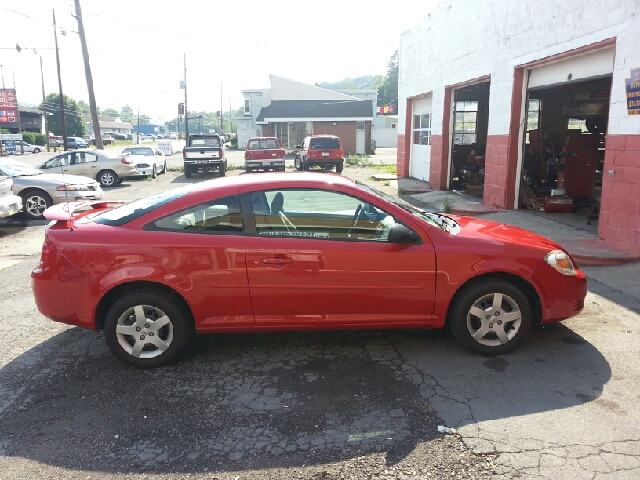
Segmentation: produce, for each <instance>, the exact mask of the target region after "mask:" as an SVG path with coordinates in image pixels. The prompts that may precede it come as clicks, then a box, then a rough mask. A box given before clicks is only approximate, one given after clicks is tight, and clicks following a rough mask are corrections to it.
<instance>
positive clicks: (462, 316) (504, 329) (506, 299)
mask: <svg viewBox="0 0 640 480" xmlns="http://www.w3.org/2000/svg"><path fill="white" fill-rule="evenodd" d="M532 316H533V314H532V311H531V304H530V302H529V299H528V298H527V296H526V295H525V294H524V293H523V292H522V290H520V288H518V287H517V286H515V285H513V284H512V283H510V282H507V281H505V280H501V279H491V280H485V281H479V282H474V283H471V284H469V285H468V286H466V287H463V289H462V290H461V291H460V292H459V293H458V294H457V295H456V297H455V298H454V299H453V300H452V305H451V308H450V311H449V318H448V322H449V328H450V329H451V332H452V333H453V335H454V337H455V338H456V340H458V342H460V344H461V345H463V346H464V347H466V348H468V349H469V350H471V351H472V352H474V353H478V354H481V355H500V354H505V353H508V352H510V351H512V350H513V349H515V348H516V347H517V346H518V345H520V343H522V341H523V340H524V338H525V337H526V335H527V333H528V332H529V329H530V328H531V323H532Z"/></svg>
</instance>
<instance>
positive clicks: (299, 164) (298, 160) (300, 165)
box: [293, 157, 302, 170]
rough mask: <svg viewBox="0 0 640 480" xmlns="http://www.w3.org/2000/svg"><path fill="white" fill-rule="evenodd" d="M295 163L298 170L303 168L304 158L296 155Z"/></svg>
mask: <svg viewBox="0 0 640 480" xmlns="http://www.w3.org/2000/svg"><path fill="white" fill-rule="evenodd" d="M293 164H294V166H295V167H296V170H302V159H301V158H300V157H296V159H295V160H294V161H293Z"/></svg>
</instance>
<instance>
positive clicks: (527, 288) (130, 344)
mask: <svg viewBox="0 0 640 480" xmlns="http://www.w3.org/2000/svg"><path fill="white" fill-rule="evenodd" d="M45 217H46V218H48V219H50V220H54V221H53V222H51V223H50V225H49V226H48V227H47V231H46V234H45V241H44V245H43V247H42V257H41V259H40V264H39V265H38V266H37V267H36V268H35V269H34V270H33V272H32V285H33V291H34V293H35V299H36V303H37V305H38V308H39V310H40V311H41V312H42V314H44V315H45V316H47V317H49V318H51V319H53V320H56V321H59V322H64V323H68V324H71V325H77V326H80V327H83V328H88V329H91V330H104V334H105V338H106V341H107V343H108V345H109V347H110V348H111V350H112V351H113V353H114V354H115V355H116V356H117V357H118V358H119V359H120V360H122V361H124V362H125V363H127V364H129V365H132V366H135V367H143V368H144V367H146V368H149V367H158V366H160V365H164V364H166V363H168V362H170V361H172V360H174V359H175V358H176V357H177V356H178V355H179V353H180V351H181V350H182V349H183V348H184V346H185V345H186V343H187V340H188V339H189V336H190V335H191V334H192V332H194V331H197V332H199V333H211V332H256V331H277V330H319V329H347V328H349V329H356V328H440V327H443V326H445V325H447V326H448V327H449V328H450V329H451V331H452V332H453V334H454V336H455V338H456V339H457V340H458V341H459V342H460V343H461V344H462V345H463V346H464V347H466V348H468V349H470V350H472V351H473V352H476V353H480V354H504V353H507V352H509V351H511V350H513V349H514V348H515V347H516V346H517V345H519V344H520V343H521V342H522V340H523V339H524V337H525V336H526V335H527V332H528V331H529V329H530V327H531V325H532V324H535V323H549V322H556V321H559V320H563V319H566V318H569V317H571V316H574V315H576V314H578V313H579V312H580V311H581V310H582V308H583V303H584V297H585V295H586V292H587V280H586V277H585V275H584V273H583V272H582V271H580V270H579V269H578V268H576V267H575V266H574V264H573V262H572V261H571V258H570V257H569V255H568V254H567V252H566V251H564V250H563V249H562V247H560V246H559V245H557V244H555V243H553V242H552V241H550V240H548V239H545V238H543V237H540V236H538V235H535V234H534V233H531V232H528V231H525V230H522V229H519V228H514V227H509V226H506V225H502V224H498V223H494V222H490V221H483V220H477V219H475V218H467V217H457V216H452V215H443V214H437V213H427V212H425V211H423V210H420V209H417V208H415V207H414V206H412V205H410V204H408V203H406V202H404V201H402V200H399V199H397V198H394V197H390V196H387V195H385V194H382V193H380V192H377V191H375V190H373V189H372V188H370V187H368V186H366V185H363V184H359V183H354V182H353V181H352V180H350V179H348V178H344V177H340V176H337V175H331V174H323V173H311V172H308V173H302V172H301V173H269V174H263V175H242V176H236V177H231V178H224V179H215V180H211V181H208V182H203V183H199V184H195V185H189V186H188V187H183V188H178V189H175V190H171V191H167V192H164V193H161V194H158V195H155V196H153V197H149V198H145V199H142V200H137V201H134V202H131V203H126V204H123V203H122V202H75V203H68V204H62V205H55V206H53V207H51V208H49V209H48V210H47V211H46V212H45Z"/></svg>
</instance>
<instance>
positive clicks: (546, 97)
mask: <svg viewBox="0 0 640 480" xmlns="http://www.w3.org/2000/svg"><path fill="white" fill-rule="evenodd" d="M610 92H611V75H604V76H600V77H598V78H592V79H589V80H583V81H577V82H569V83H563V84H560V85H556V86H551V87H539V88H530V89H529V90H528V95H527V101H526V125H525V135H524V150H523V157H522V158H523V163H522V169H521V184H520V197H519V206H520V208H528V209H532V210H536V211H544V212H547V213H571V212H573V213H577V214H580V215H582V218H581V221H582V222H584V221H585V217H586V221H587V222H588V223H591V222H592V221H595V220H597V217H598V212H599V208H600V194H601V190H602V188H601V187H602V171H603V164H604V152H605V145H606V132H607V123H608V118H609V104H610Z"/></svg>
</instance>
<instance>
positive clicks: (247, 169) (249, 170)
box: [245, 167, 253, 173]
mask: <svg viewBox="0 0 640 480" xmlns="http://www.w3.org/2000/svg"><path fill="white" fill-rule="evenodd" d="M245 170H246V172H247V173H251V172H253V167H247V168H245Z"/></svg>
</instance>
